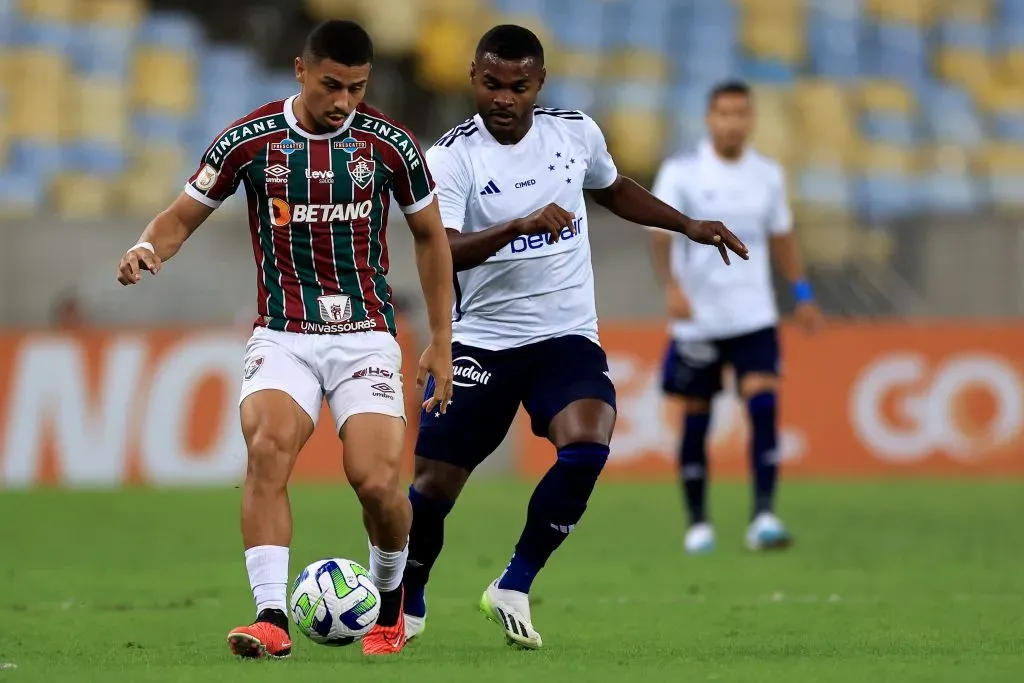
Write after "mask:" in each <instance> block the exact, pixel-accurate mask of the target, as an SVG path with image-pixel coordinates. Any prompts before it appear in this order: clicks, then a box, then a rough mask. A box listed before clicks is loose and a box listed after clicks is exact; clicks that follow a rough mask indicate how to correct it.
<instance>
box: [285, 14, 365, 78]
mask: <svg viewBox="0 0 1024 683" xmlns="http://www.w3.org/2000/svg"><path fill="white" fill-rule="evenodd" d="M302 56H303V59H307V60H312V61H314V62H319V61H322V60H324V59H331V60H333V61H335V62H338V63H339V64H344V65H345V66H362V65H363V64H372V63H373V41H372V40H370V34H369V33H367V32H366V30H365V29H364V28H363V27H362V26H360V25H359V24H357V23H356V22H354V21H346V20H344V19H331V20H330V21H325V22H323V23H321V24H318V25H317V27H316V28H314V29H313V30H312V31H311V32H310V34H309V36H308V37H307V38H306V45H305V47H304V48H303V49H302Z"/></svg>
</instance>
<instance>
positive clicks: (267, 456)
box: [246, 429, 294, 488]
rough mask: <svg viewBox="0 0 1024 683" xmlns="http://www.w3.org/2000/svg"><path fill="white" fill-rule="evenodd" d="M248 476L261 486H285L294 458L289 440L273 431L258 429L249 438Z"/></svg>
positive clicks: (252, 481)
mask: <svg viewBox="0 0 1024 683" xmlns="http://www.w3.org/2000/svg"><path fill="white" fill-rule="evenodd" d="M248 452H249V453H248V455H249V460H248V465H247V467H246V478H247V479H248V480H249V481H250V482H251V483H253V484H255V485H257V486H261V487H270V488H284V487H285V486H286V485H287V484H288V472H289V470H290V463H291V461H292V459H293V458H294V454H293V453H292V452H291V447H290V446H289V444H288V440H287V439H285V438H283V437H282V435H280V434H275V433H274V432H273V431H271V430H269V429H267V430H258V431H257V432H256V433H255V434H253V436H252V438H250V439H249V444H248Z"/></svg>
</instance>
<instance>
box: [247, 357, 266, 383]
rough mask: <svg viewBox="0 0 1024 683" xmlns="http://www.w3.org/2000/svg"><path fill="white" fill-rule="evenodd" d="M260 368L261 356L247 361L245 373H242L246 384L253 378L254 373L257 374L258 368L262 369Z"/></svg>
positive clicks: (261, 363) (261, 364)
mask: <svg viewBox="0 0 1024 683" xmlns="http://www.w3.org/2000/svg"><path fill="white" fill-rule="evenodd" d="M262 367H263V356H256V357H255V358H253V359H252V360H251V361H249V364H248V365H246V366H245V373H244V377H245V381H246V382H248V381H249V380H251V379H252V378H253V377H255V376H256V373H257V372H259V371H260V368H262Z"/></svg>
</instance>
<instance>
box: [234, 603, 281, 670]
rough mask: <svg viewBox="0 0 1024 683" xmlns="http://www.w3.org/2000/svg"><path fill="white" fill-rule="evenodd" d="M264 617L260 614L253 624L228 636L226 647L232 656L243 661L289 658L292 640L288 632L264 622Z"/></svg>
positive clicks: (235, 630) (240, 628) (237, 629)
mask: <svg viewBox="0 0 1024 683" xmlns="http://www.w3.org/2000/svg"><path fill="white" fill-rule="evenodd" d="M264 616H265V615H264V613H263V612H260V614H259V616H257V617H256V621H255V622H254V623H253V624H251V625H249V626H241V627H239V628H236V629H234V630H233V631H231V633H229V634H228V647H229V648H231V653H232V654H234V655H237V656H239V657H242V658H243V659H261V658H263V657H271V658H273V659H281V658H284V657H289V656H291V654H292V639H291V637H290V636H289V635H288V631H287V630H285V629H283V628H281V627H280V626H277V625H276V624H274V623H271V622H270V621H268V620H265V619H264ZM275 616H276V615H275ZM275 621H277V620H275ZM285 623H287V622H285Z"/></svg>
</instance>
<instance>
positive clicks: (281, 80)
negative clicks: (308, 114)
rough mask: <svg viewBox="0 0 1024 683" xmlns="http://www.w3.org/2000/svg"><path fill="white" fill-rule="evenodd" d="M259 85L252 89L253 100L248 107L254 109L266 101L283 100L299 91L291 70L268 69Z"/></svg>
mask: <svg viewBox="0 0 1024 683" xmlns="http://www.w3.org/2000/svg"><path fill="white" fill-rule="evenodd" d="M258 85H259V87H258V88H254V89H253V102H252V106H251V107H249V109H256V108H257V107H260V106H262V105H264V104H266V103H267V102H273V101H274V100H283V99H287V98H289V97H291V96H292V95H294V94H296V93H297V92H299V84H298V83H296V82H295V74H294V73H292V72H291V71H268V72H266V74H264V76H263V78H261V79H260V82H259V84H258Z"/></svg>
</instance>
